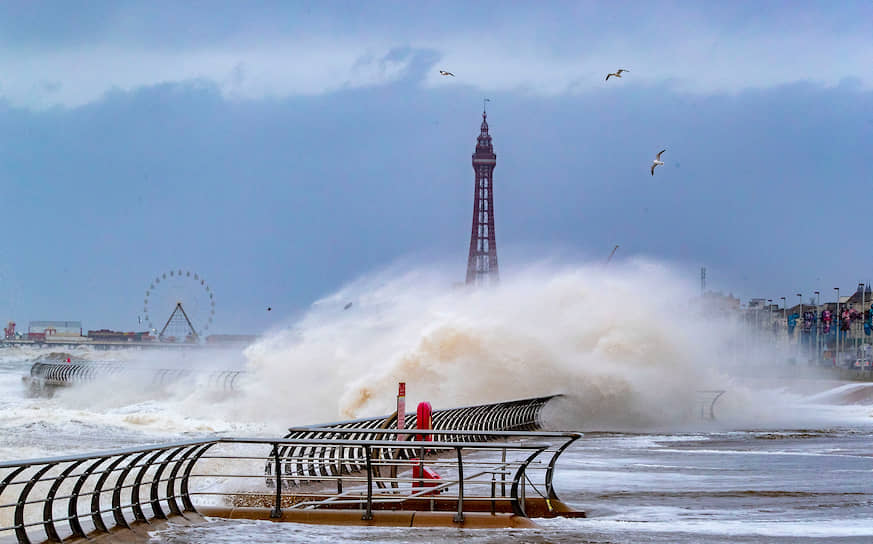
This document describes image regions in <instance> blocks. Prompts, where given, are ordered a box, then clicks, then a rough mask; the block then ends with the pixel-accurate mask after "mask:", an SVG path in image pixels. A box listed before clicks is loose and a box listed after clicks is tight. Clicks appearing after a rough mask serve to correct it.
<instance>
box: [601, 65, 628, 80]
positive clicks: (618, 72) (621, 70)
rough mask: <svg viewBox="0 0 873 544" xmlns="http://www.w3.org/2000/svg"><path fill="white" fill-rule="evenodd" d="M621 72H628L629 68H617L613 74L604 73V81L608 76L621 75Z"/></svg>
mask: <svg viewBox="0 0 873 544" xmlns="http://www.w3.org/2000/svg"><path fill="white" fill-rule="evenodd" d="M622 72H630V70H625V69H624V68H619V69H618V70H617V71H616V72H615V73H614V74H606V79H605V80H604V81H609V76H615V77H621V73H622Z"/></svg>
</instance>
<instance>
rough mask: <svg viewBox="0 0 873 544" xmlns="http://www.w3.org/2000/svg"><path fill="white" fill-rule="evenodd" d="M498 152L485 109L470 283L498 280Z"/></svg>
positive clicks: (478, 158)
mask: <svg viewBox="0 0 873 544" xmlns="http://www.w3.org/2000/svg"><path fill="white" fill-rule="evenodd" d="M496 165H497V155H495V154H494V146H493V145H491V135H490V134H488V115H487V114H486V113H485V111H482V126H481V127H480V130H479V137H478V138H477V139H476V152H475V153H473V171H474V172H475V173H476V185H475V189H474V193H473V229H472V231H471V232H470V255H469V257H468V258H467V283H468V284H471V283H472V284H485V283H496V282H497V280H498V279H499V269H498V266H497V242H496V240H495V238H494V194H493V181H494V180H493V178H492V175H493V174H494V167H495V166H496Z"/></svg>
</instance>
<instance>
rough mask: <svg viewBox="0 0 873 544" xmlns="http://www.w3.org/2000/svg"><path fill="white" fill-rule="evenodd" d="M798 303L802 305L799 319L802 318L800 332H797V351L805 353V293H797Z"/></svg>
mask: <svg viewBox="0 0 873 544" xmlns="http://www.w3.org/2000/svg"><path fill="white" fill-rule="evenodd" d="M797 303H798V304H799V305H800V309H799V310H798V312H799V313H798V314H797V319H799V320H800V323H799V325H800V332H798V334H797V352H798V353H803V321H804V320H803V295H802V294H800V293H797Z"/></svg>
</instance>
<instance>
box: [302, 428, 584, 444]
mask: <svg viewBox="0 0 873 544" xmlns="http://www.w3.org/2000/svg"><path fill="white" fill-rule="evenodd" d="M288 431H289V432H307V433H324V434H328V433H336V434H404V435H410V438H406V441H410V440H411V436H414V435H417V434H422V435H426V434H433V435H458V436H537V437H543V438H571V437H575V438H581V437H582V433H577V432H573V431H469V430H461V429H396V428H388V429H378V428H375V429H350V428H348V427H327V426H319V427H290V428H289V429H288ZM401 442H402V441H401ZM452 444H457V442H452Z"/></svg>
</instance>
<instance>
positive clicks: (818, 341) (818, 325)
mask: <svg viewBox="0 0 873 544" xmlns="http://www.w3.org/2000/svg"><path fill="white" fill-rule="evenodd" d="M813 294H814V295H815V296H816V303H815V313H816V316H815V317H816V319H815V358H816V364H818V363H820V362H821V292H820V291H813Z"/></svg>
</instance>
